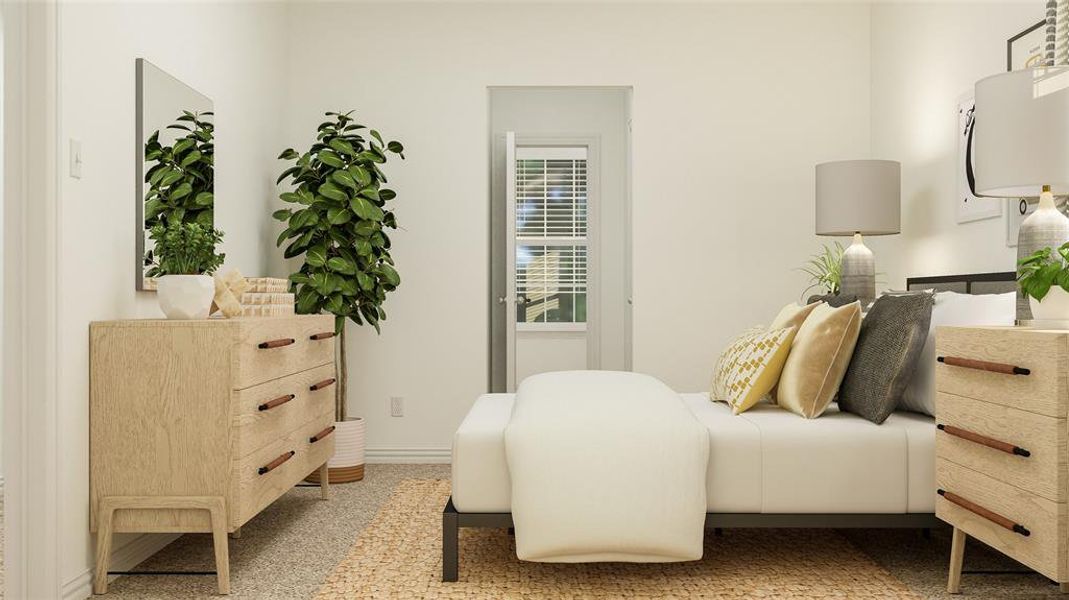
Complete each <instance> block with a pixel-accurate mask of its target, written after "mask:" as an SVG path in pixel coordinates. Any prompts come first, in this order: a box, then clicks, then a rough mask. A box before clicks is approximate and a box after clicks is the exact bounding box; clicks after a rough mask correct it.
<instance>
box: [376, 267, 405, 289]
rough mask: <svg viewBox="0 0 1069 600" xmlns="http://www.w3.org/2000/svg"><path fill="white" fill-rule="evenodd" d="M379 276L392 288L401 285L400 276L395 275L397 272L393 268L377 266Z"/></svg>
mask: <svg viewBox="0 0 1069 600" xmlns="http://www.w3.org/2000/svg"><path fill="white" fill-rule="evenodd" d="M379 274H381V275H382V277H383V278H384V279H385V280H386V281H387V282H388V283H389V284H390V285H392V286H394V287H397V286H399V285H401V276H400V275H398V274H397V271H395V270H394V268H393V267H391V266H390V265H387V264H381V265H379Z"/></svg>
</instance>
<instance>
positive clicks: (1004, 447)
mask: <svg viewBox="0 0 1069 600" xmlns="http://www.w3.org/2000/svg"><path fill="white" fill-rule="evenodd" d="M936 428H937V429H939V430H940V431H943V432H945V433H947V434H948V435H952V436H954V437H959V438H961V439H963V440H968V441H970V442H973V443H974V444H980V445H981V446H987V447H988V448H994V449H995V450H1000V451H1002V452H1005V453H1006V454H1015V455H1017V456H1023V457H1025V458H1027V457H1029V456H1032V453H1031V452H1029V451H1028V450H1025V449H1024V448H1022V447H1020V446H1014V445H1013V444H1010V443H1009V442H1000V441H999V440H996V439H993V438H989V437H987V436H983V435H980V434H979V433H973V432H972V431H968V430H966V429H961V428H960V427H954V426H953V425H944V424H942V423H940V424H938V425H936Z"/></svg>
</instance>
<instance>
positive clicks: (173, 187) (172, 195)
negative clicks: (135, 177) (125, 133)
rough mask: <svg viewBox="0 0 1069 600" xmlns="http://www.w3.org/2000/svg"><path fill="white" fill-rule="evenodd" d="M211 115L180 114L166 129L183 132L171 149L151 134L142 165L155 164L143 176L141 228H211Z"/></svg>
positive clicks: (212, 211) (157, 134)
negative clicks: (145, 188)
mask: <svg viewBox="0 0 1069 600" xmlns="http://www.w3.org/2000/svg"><path fill="white" fill-rule="evenodd" d="M213 115H214V113H212V112H209V111H205V112H191V111H188V110H184V111H182V114H181V115H180V116H179V117H178V118H177V119H175V122H174V123H173V124H171V125H168V126H167V129H175V130H179V131H184V132H186V133H185V134H183V135H182V137H179V138H178V139H176V140H175V142H174V144H172V145H169V146H168V145H164V144H162V143H161V142H160V132H159V131H155V132H153V134H152V135H151V136H149V138H148V141H147V142H145V162H154V163H155V164H154V165H153V166H152V167H150V168H149V169H148V171H146V172H145V183H147V184H148V191H147V192H145V227H146V228H147V229H151V228H152V227H153V226H155V225H156V224H157V223H162V224H163V225H164V227H167V226H169V225H170V224H171V223H172V222H175V221H178V222H182V223H198V224H200V225H203V226H205V227H211V226H212V223H213V220H214V207H215V196H214V194H213V189H214V185H215V142H214V132H215V126H214V125H213V124H212V122H211V119H210V118H209V117H212V116H213Z"/></svg>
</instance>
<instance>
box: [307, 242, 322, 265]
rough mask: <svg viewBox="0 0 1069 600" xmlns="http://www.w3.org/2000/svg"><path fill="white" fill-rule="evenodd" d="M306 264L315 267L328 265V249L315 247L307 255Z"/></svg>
mask: <svg viewBox="0 0 1069 600" xmlns="http://www.w3.org/2000/svg"><path fill="white" fill-rule="evenodd" d="M305 262H307V263H308V264H309V265H311V266H313V267H322V266H324V265H326V264H327V248H326V247H325V246H322V245H320V246H313V247H311V248H309V249H308V252H307V253H306V254H305Z"/></svg>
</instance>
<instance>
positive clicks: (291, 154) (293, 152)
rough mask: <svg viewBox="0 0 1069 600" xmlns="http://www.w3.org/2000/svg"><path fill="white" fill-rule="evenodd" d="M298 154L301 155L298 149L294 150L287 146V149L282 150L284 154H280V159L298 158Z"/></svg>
mask: <svg viewBox="0 0 1069 600" xmlns="http://www.w3.org/2000/svg"><path fill="white" fill-rule="evenodd" d="M298 156H300V155H299V154H297V151H296V150H294V149H293V148H286V149H285V150H283V151H282V154H279V155H278V159H279V160H293V159H295V158H297V157H298Z"/></svg>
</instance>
